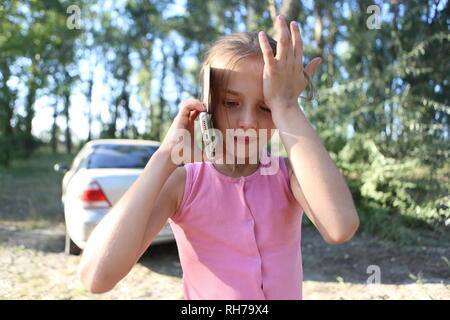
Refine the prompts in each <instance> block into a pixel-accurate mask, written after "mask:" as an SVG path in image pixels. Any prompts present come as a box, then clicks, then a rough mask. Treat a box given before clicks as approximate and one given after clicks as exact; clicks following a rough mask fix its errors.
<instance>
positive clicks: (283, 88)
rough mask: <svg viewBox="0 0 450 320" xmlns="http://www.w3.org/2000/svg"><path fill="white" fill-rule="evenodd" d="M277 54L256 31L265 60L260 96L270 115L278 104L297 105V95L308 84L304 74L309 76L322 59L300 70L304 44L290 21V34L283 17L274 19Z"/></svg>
mask: <svg viewBox="0 0 450 320" xmlns="http://www.w3.org/2000/svg"><path fill="white" fill-rule="evenodd" d="M275 28H276V30H277V37H276V38H277V54H276V56H275V57H274V56H273V51H272V49H271V47H270V45H269V40H268V38H267V36H266V34H265V33H264V32H262V31H261V32H259V43H260V46H261V51H262V53H263V59H264V71H263V94H264V100H265V102H266V103H267V105H268V106H269V107H270V109H271V110H272V112H276V111H279V110H276V109H277V106H279V105H292V104H298V97H299V95H300V94H301V93H302V92H303V90H305V88H306V87H307V85H308V82H309V81H308V79H307V77H306V76H305V74H304V71H306V72H307V73H308V75H309V76H310V77H312V75H313V74H314V72H315V71H316V68H317V67H318V65H319V64H320V63H321V61H322V59H321V58H318V57H317V58H315V59H313V60H312V61H311V62H310V63H309V64H308V65H307V66H306V67H305V68H303V41H302V38H301V35H300V29H299V27H298V24H297V22H295V21H292V22H291V24H290V30H291V32H290V33H289V29H288V26H287V24H286V20H285V18H284V17H283V16H282V15H280V16H278V17H277V19H276V23H275Z"/></svg>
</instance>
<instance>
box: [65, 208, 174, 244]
mask: <svg viewBox="0 0 450 320" xmlns="http://www.w3.org/2000/svg"><path fill="white" fill-rule="evenodd" d="M109 210H110V209H82V208H76V209H72V210H68V209H65V210H64V214H65V218H66V228H67V232H68V233H69V235H70V238H71V239H72V241H73V242H75V244H76V245H77V246H78V247H80V248H81V249H84V247H85V246H86V242H87V240H88V239H89V236H90V234H91V233H92V231H93V230H94V228H95V227H96V226H97V224H98V223H99V222H100V220H101V219H102V218H103V217H104V216H105V215H106V214H107V213H108V211H109ZM173 240H175V237H174V235H173V233H172V229H171V227H170V225H169V223H167V224H166V225H165V226H164V227H163V228H162V230H161V231H160V232H159V234H158V235H157V236H156V237H155V239H153V241H152V244H159V243H165V242H170V241H173Z"/></svg>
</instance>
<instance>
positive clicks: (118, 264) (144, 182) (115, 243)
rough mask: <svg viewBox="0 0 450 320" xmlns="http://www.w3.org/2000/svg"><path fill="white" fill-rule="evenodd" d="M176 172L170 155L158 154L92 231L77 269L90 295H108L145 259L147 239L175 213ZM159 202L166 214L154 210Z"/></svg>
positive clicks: (154, 155)
mask: <svg viewBox="0 0 450 320" xmlns="http://www.w3.org/2000/svg"><path fill="white" fill-rule="evenodd" d="M176 169H177V166H176V165H175V164H173V163H172V161H171V160H170V154H168V153H165V152H158V151H157V152H156V153H155V154H153V156H152V157H151V158H150V160H149V162H148V163H147V165H146V167H145V169H144V171H143V172H142V173H141V175H140V176H139V177H138V179H137V180H136V181H135V182H134V183H133V185H132V186H131V187H130V188H129V189H128V190H127V191H126V192H125V194H124V195H123V196H122V198H121V199H120V200H119V201H118V202H117V203H116V205H115V206H114V207H113V208H112V209H111V211H110V212H108V213H107V214H106V216H105V217H104V218H103V219H102V220H101V221H100V223H99V224H98V225H97V226H96V228H95V229H94V230H93V232H92V234H91V235H90V237H89V240H88V242H87V244H86V247H85V249H84V251H83V256H82V258H81V262H80V265H79V268H78V273H79V276H80V279H81V281H82V283H83V284H84V286H85V287H86V288H87V289H88V290H89V291H90V292H93V293H102V292H106V291H109V290H111V289H112V288H113V287H114V286H115V285H116V284H117V283H118V282H119V281H120V280H121V279H122V278H123V277H125V276H126V275H127V274H128V273H129V272H130V270H131V268H132V267H133V265H134V264H135V263H136V261H137V260H138V259H139V257H140V256H141V255H142V253H143V242H144V239H145V238H146V240H148V239H149V236H150V237H154V236H155V235H156V234H157V233H158V232H159V230H161V228H162V227H163V226H164V224H165V222H166V221H167V219H168V217H169V216H170V214H171V212H172V209H176V199H177V197H176V196H175V191H176V189H174V188H173V186H170V185H173V184H174V180H175V178H176V176H177V175H173V174H172V173H173V172H174V171H176ZM180 169H183V168H180ZM169 176H170V177H171V178H170V179H169ZM166 181H167V182H166ZM171 190H172V192H168V191H171ZM160 191H161V192H160ZM158 199H159V201H160V204H159V205H158V206H157V207H158V208H160V209H161V208H165V209H166V210H162V211H161V210H160V211H155V210H153V207H154V206H155V204H156V202H157V200H158ZM161 201H164V204H162V203H161ZM155 207H156V206H155ZM150 213H151V214H150ZM172 213H173V212H172ZM149 229H150V231H151V232H150V233H149V232H148V230H149ZM147 246H148V245H147Z"/></svg>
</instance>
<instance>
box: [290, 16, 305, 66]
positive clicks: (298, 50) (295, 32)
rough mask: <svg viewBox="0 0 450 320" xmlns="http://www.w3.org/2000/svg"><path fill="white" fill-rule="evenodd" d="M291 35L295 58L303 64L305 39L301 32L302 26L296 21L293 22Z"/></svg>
mask: <svg viewBox="0 0 450 320" xmlns="http://www.w3.org/2000/svg"><path fill="white" fill-rule="evenodd" d="M291 36H292V43H293V46H294V60H295V62H296V63H298V64H300V65H301V66H303V40H302V36H301V34H300V28H299V26H298V24H297V22H296V21H292V22H291Z"/></svg>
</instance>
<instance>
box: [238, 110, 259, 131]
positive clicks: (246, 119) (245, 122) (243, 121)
mask: <svg viewBox="0 0 450 320" xmlns="http://www.w3.org/2000/svg"><path fill="white" fill-rule="evenodd" d="M253 109H254V108H252V107H251V106H247V105H246V106H244V108H242V113H241V114H240V115H239V128H241V129H244V130H247V129H255V130H256V127H257V121H256V114H255V112H254V110H253Z"/></svg>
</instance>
